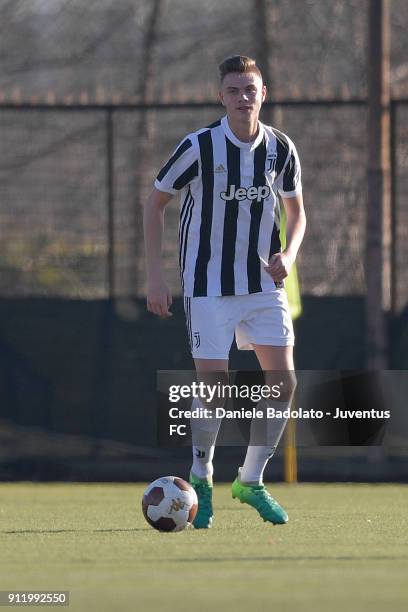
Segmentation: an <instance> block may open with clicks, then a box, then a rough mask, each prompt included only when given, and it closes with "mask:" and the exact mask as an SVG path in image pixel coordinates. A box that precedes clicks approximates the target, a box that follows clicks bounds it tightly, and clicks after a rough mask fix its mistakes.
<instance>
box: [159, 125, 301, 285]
mask: <svg viewBox="0 0 408 612" xmlns="http://www.w3.org/2000/svg"><path fill="white" fill-rule="evenodd" d="M155 187H156V188H157V189H159V190H160V191H165V192H168V193H171V194H176V193H180V196H181V200H180V205H181V209H180V224H179V264H180V275H181V283H182V287H183V292H184V295H185V296H190V297H195V296H217V295H218V296H220V295H244V294H248V293H259V292H270V291H275V289H276V286H275V283H274V282H273V280H272V278H271V277H270V275H269V274H268V273H267V272H265V270H264V266H265V265H267V263H268V261H269V259H270V257H271V255H272V254H273V253H277V252H279V251H280V250H281V244H280V239H279V205H278V198H277V194H278V193H280V194H281V195H282V196H284V197H293V196H295V195H297V194H299V193H301V190H302V187H301V172H300V163H299V158H298V155H297V152H296V148H295V145H294V144H293V142H292V141H291V140H290V138H288V136H286V135H285V134H283V133H282V132H280V131H279V130H277V129H275V128H273V127H270V126H267V125H264V124H262V123H261V122H259V132H258V136H257V137H256V140H254V141H253V142H248V143H246V142H241V141H240V140H238V138H237V137H236V136H235V135H234V133H233V132H232V130H231V129H230V127H229V124H228V119H227V117H226V116H225V117H223V118H222V119H220V120H219V121H217V122H215V123H213V124H212V125H210V126H208V127H206V128H203V129H200V130H198V131H196V132H194V133H191V134H189V135H188V136H186V138H184V139H183V140H182V141H181V143H180V144H179V146H178V147H177V148H176V150H175V152H174V153H173V155H172V156H171V157H170V159H169V160H168V162H167V163H166V164H165V166H164V167H163V168H162V169H161V171H160V172H159V174H158V176H157V179H156V181H155Z"/></svg>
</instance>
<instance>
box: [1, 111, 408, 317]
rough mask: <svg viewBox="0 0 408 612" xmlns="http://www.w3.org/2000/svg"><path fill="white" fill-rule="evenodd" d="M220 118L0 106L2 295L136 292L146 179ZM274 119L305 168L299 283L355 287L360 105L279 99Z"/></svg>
mask: <svg viewBox="0 0 408 612" xmlns="http://www.w3.org/2000/svg"><path fill="white" fill-rule="evenodd" d="M394 106H395V112H394V113H393V118H394V120H395V122H396V123H395V134H396V136H397V137H396V142H395V144H394V146H395V151H394V152H393V158H394V160H395V168H394V171H393V174H394V178H395V181H396V182H395V201H394V207H395V212H396V224H395V230H394V232H395V235H394V236H393V249H394V253H395V259H394V262H393V267H394V277H395V282H396V296H397V303H398V306H399V309H402V308H403V307H404V306H405V305H406V299H407V296H408V275H407V271H406V265H405V262H406V261H407V260H408V251H407V249H408V246H407V245H408V241H407V234H406V232H407V229H406V228H407V218H408V199H407V197H406V195H407V185H406V176H407V164H408V158H407V155H406V147H405V146H404V143H405V142H406V136H407V134H406V125H407V121H406V115H407V112H408V105H407V104H404V103H402V102H401V103H399V104H395V105H394ZM264 112H265V114H267V112H268V107H266V108H265V109H264ZM220 115H221V108H218V107H217V106H216V105H212V106H211V105H208V106H206V105H202V104H200V105H197V106H194V105H191V104H189V105H184V106H183V105H181V106H178V107H171V108H166V107H160V108H157V107H156V108H154V107H153V108H151V107H145V108H140V107H135V108H130V107H126V108H125V109H123V108H120V107H109V108H92V107H90V108H87V109H83V110H81V108H76V109H69V108H63V107H61V108H49V109H47V110H37V109H30V108H28V107H25V108H24V109H8V110H3V111H2V113H0V121H1V124H2V125H1V131H2V140H1V143H0V148H1V158H2V163H1V168H0V180H1V204H0V209H1V212H0V215H1V226H2V233H1V238H0V253H1V274H0V294H1V295H3V296H23V295H38V296H49V297H55V296H61V297H62V296H65V297H78V298H98V297H106V296H108V295H109V294H113V295H115V296H118V297H121V296H125V297H126V296H127V297H137V296H139V297H140V296H142V295H143V294H144V255H143V235H142V207H143V203H144V202H145V201H146V198H147V195H148V193H149V190H150V189H151V187H152V184H153V181H154V177H155V175H156V173H157V171H158V169H160V167H161V165H162V164H163V163H164V161H165V160H166V158H167V157H168V156H169V155H170V153H171V151H172V150H173V149H174V147H175V146H176V144H177V143H178V141H179V140H180V139H181V138H182V137H183V136H184V135H185V134H186V133H188V132H189V131H192V130H195V129H198V128H199V127H200V126H204V125H207V124H209V123H210V122H211V121H213V120H214V119H215V118H217V117H219V116H220ZM274 123H275V125H276V127H278V128H279V129H281V130H283V131H285V132H286V133H288V134H289V135H290V137H291V138H292V139H293V140H294V141H295V143H296V144H297V148H298V151H299V154H300V158H301V162H302V168H303V184H304V196H305V205H306V209H307V215H308V230H307V233H306V237H305V240H304V244H303V246H302V249H301V252H300V255H299V259H298V265H299V275H300V279H301V285H302V292H303V293H304V294H308V295H316V296H319V295H321V296H323V295H350V294H354V295H361V294H363V293H364V269H363V255H364V233H365V208H366V205H367V202H366V183H367V180H366V158H367V156H366V129H365V126H366V108H365V105H364V104H363V103H353V102H349V103H345V102H343V103H340V102H339V103H338V104H330V105H329V104H327V105H321V104H316V103H311V102H309V103H308V102H302V101H298V102H297V103H296V104H291V105H285V104H280V105H276V106H274ZM142 126H143V127H142ZM141 130H143V131H144V132H145V137H143V138H140V137H139V135H140V132H141ZM178 212H179V206H178V202H176V200H174V202H172V203H171V204H170V205H169V207H168V209H167V211H166V233H165V242H164V262H165V269H166V273H167V277H168V280H169V282H170V286H171V289H172V291H173V293H174V294H175V295H179V293H180V282H179V275H178V269H177V225H178ZM112 264H113V266H112ZM111 268H112V269H111ZM110 285H112V286H110Z"/></svg>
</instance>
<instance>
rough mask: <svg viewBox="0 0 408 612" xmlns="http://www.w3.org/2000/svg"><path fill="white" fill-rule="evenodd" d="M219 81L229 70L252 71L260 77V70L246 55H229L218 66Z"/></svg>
mask: <svg viewBox="0 0 408 612" xmlns="http://www.w3.org/2000/svg"><path fill="white" fill-rule="evenodd" d="M218 70H219V72H220V80H221V83H222V82H223V80H224V79H225V77H226V76H227V74H229V73H230V72H254V73H255V74H257V75H258V76H259V77H261V79H262V74H261V71H260V70H259V68H258V66H257V65H256V61H255V60H254V59H252V57H247V56H246V55H231V56H230V57H227V58H225V60H223V61H222V62H221V64H220V65H219V66H218Z"/></svg>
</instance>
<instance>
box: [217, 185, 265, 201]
mask: <svg viewBox="0 0 408 612" xmlns="http://www.w3.org/2000/svg"><path fill="white" fill-rule="evenodd" d="M270 193H271V190H270V187H269V185H260V186H259V187H248V189H245V187H239V188H238V189H237V188H236V187H235V185H230V186H229V192H228V193H227V192H226V191H222V192H221V193H220V196H221V197H222V199H223V200H227V201H230V200H238V202H240V201H241V200H256V201H257V202H261V201H262V200H265V198H267V197H268V195H269V194H270Z"/></svg>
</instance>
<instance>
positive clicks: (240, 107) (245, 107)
mask: <svg viewBox="0 0 408 612" xmlns="http://www.w3.org/2000/svg"><path fill="white" fill-rule="evenodd" d="M238 110H239V111H243V112H248V111H251V110H252V106H238Z"/></svg>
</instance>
